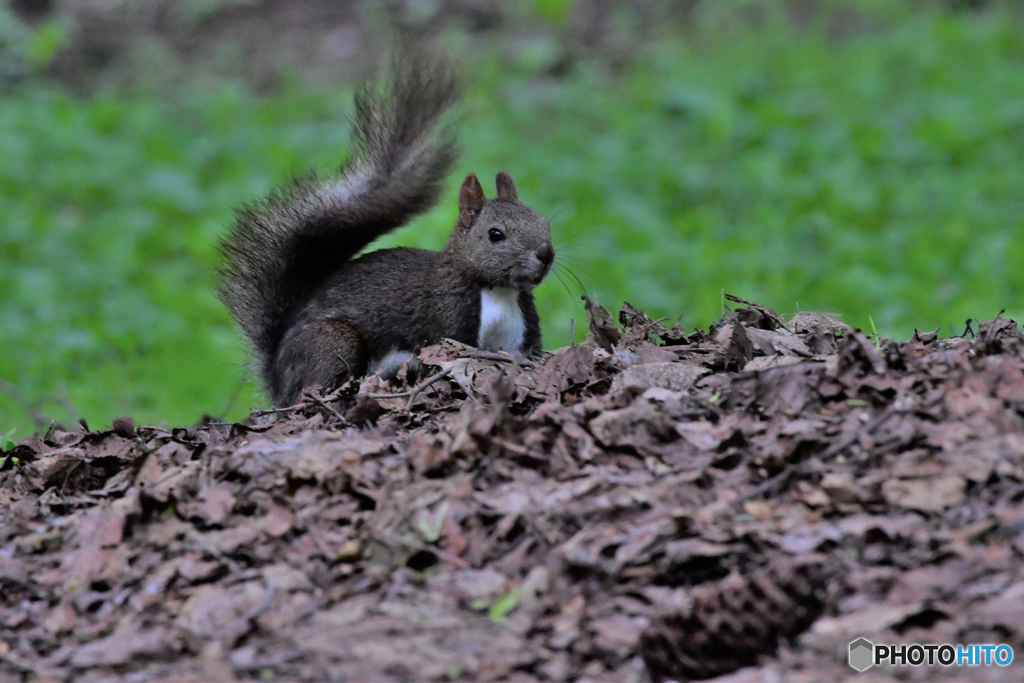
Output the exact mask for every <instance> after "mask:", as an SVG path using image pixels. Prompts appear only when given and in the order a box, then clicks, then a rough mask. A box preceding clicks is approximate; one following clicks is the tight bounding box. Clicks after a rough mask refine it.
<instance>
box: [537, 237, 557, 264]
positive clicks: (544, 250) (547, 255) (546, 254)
mask: <svg viewBox="0 0 1024 683" xmlns="http://www.w3.org/2000/svg"><path fill="white" fill-rule="evenodd" d="M537 258H538V259H539V260H540V262H541V263H543V264H544V265H545V266H550V265H551V262H552V261H554V260H555V249H554V247H552V246H551V242H547V243H546V244H545V245H544V246H542V247H541V248H540V249H538V250H537Z"/></svg>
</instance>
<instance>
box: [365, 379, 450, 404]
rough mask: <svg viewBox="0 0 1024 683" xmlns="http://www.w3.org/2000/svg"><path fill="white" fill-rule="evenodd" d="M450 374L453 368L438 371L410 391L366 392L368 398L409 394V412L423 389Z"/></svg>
mask: <svg viewBox="0 0 1024 683" xmlns="http://www.w3.org/2000/svg"><path fill="white" fill-rule="evenodd" d="M450 374H452V369H451V368H447V369H445V370H442V371H441V372H439V373H437V374H436V375H431V376H430V377H428V378H426V379H425V380H423V381H422V382H420V383H419V384H417V385H416V386H414V387H413V388H412V389H409V390H408V391H399V392H397V393H393V394H366V396H367V398H405V397H406V396H408V397H409V401H408V402H407V403H406V404H405V412H409V410H411V409H412V402H413V401H415V400H416V397H417V396H419V394H420V392H421V391H423V390H424V389H426V388H427V387H429V386H430V385H431V384H433V383H434V382H436V381H437V380H439V379H444V378H445V377H447V376H449V375H450Z"/></svg>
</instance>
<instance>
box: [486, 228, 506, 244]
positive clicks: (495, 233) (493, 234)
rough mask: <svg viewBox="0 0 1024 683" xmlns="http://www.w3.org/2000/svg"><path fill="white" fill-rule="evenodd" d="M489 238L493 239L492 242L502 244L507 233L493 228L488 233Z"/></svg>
mask: <svg viewBox="0 0 1024 683" xmlns="http://www.w3.org/2000/svg"><path fill="white" fill-rule="evenodd" d="M487 236H488V237H490V238H491V241H492V242H500V241H502V240H503V239H505V233H503V232H502V231H501V230H498V229H497V228H491V229H490V230H488V231H487Z"/></svg>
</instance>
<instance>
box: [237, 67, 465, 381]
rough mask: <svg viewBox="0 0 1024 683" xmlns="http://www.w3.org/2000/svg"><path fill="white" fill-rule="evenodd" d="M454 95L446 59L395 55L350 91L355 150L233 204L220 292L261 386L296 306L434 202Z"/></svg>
mask: <svg viewBox="0 0 1024 683" xmlns="http://www.w3.org/2000/svg"><path fill="white" fill-rule="evenodd" d="M457 99H458V86H457V80H456V78H455V76H454V74H453V73H452V71H451V69H450V68H449V67H448V66H447V65H446V64H445V63H443V62H440V61H437V60H432V59H430V58H427V57H425V56H424V55H422V54H415V55H412V54H406V55H404V56H400V57H398V58H396V59H395V61H394V63H393V64H392V68H391V70H390V72H389V74H388V76H387V77H386V78H385V79H383V82H382V83H380V84H377V85H371V86H368V87H366V88H364V89H362V90H361V91H360V92H359V94H358V95H356V98H355V115H354V117H353V133H352V149H351V153H350V155H349V159H348V161H346V162H345V164H344V165H343V166H342V167H341V169H340V171H339V172H338V173H337V174H336V175H334V176H332V177H330V178H316V177H309V178H304V179H299V180H296V181H294V182H293V183H292V184H291V185H290V186H288V187H286V188H283V189H281V190H278V191H276V192H274V193H272V194H271V195H270V196H269V197H267V198H266V199H264V200H263V201H261V202H259V203H256V204H253V205H250V206H246V207H244V208H242V209H241V210H239V211H238V212H237V216H236V220H235V223H234V226H233V228H232V230H231V232H230V234H229V235H228V237H227V238H226V239H225V240H224V242H223V243H222V245H221V250H222V252H223V255H224V265H223V266H222V268H221V284H220V288H219V294H220V298H221V300H222V301H223V302H224V303H225V305H226V306H227V307H228V309H229V310H230V311H231V314H232V316H233V317H234V318H235V320H236V321H237V322H238V324H239V326H240V327H241V328H242V331H243V332H244V334H245V336H246V338H247V339H248V341H249V343H250V345H251V347H252V349H253V351H254V353H255V356H256V361H257V363H258V366H259V370H260V374H261V376H262V379H263V380H264V383H265V385H266V386H271V385H272V381H271V380H272V379H273V377H272V375H273V370H274V368H273V365H274V361H275V357H276V356H277V353H278V347H279V346H280V344H281V341H282V339H283V337H284V335H285V334H286V333H287V332H288V330H289V326H290V325H291V323H292V322H293V320H294V317H295V315H296V313H297V312H298V311H299V309H300V308H301V307H302V306H303V305H304V304H306V303H307V302H309V300H310V299H311V298H312V297H313V296H314V295H315V294H316V292H317V291H318V290H319V289H320V288H321V287H322V286H323V285H324V283H325V282H326V281H327V280H328V279H329V278H330V277H331V275H332V274H334V273H335V272H336V271H338V270H339V269H340V268H341V267H342V266H343V265H344V264H345V263H346V262H348V261H349V260H350V259H352V257H354V256H355V255H356V254H358V253H359V252H360V251H361V250H362V249H363V248H365V247H366V246H367V245H369V244H370V243H371V242H373V241H374V240H376V239H377V238H378V237H380V236H381V235H383V234H385V233H387V232H390V231H392V230H394V229H395V228H398V227H400V226H402V225H403V224H405V223H406V222H407V221H408V220H409V219H411V218H413V217H414V216H416V215H418V214H420V213H423V212H424V211H426V210H428V209H429V208H431V207H432V206H433V205H434V204H435V203H436V201H437V199H438V196H439V193H440V190H441V183H442V181H443V180H444V178H445V176H446V175H447V174H448V172H449V171H450V170H451V167H452V165H453V164H454V162H455V159H456V156H457V153H456V143H455V136H454V133H453V131H452V129H451V127H450V126H449V125H447V123H446V122H445V121H444V118H445V113H446V112H447V111H448V110H449V109H450V108H451V107H452V106H453V105H454V104H455V103H456V101H457Z"/></svg>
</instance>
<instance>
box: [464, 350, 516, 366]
mask: <svg viewBox="0 0 1024 683" xmlns="http://www.w3.org/2000/svg"><path fill="white" fill-rule="evenodd" d="M459 358H479V359H481V360H496V361H500V362H502V363H514V362H515V359H514V358H512V356H509V355H508V354H501V353H494V352H493V351H467V352H466V353H460V354H459Z"/></svg>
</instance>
